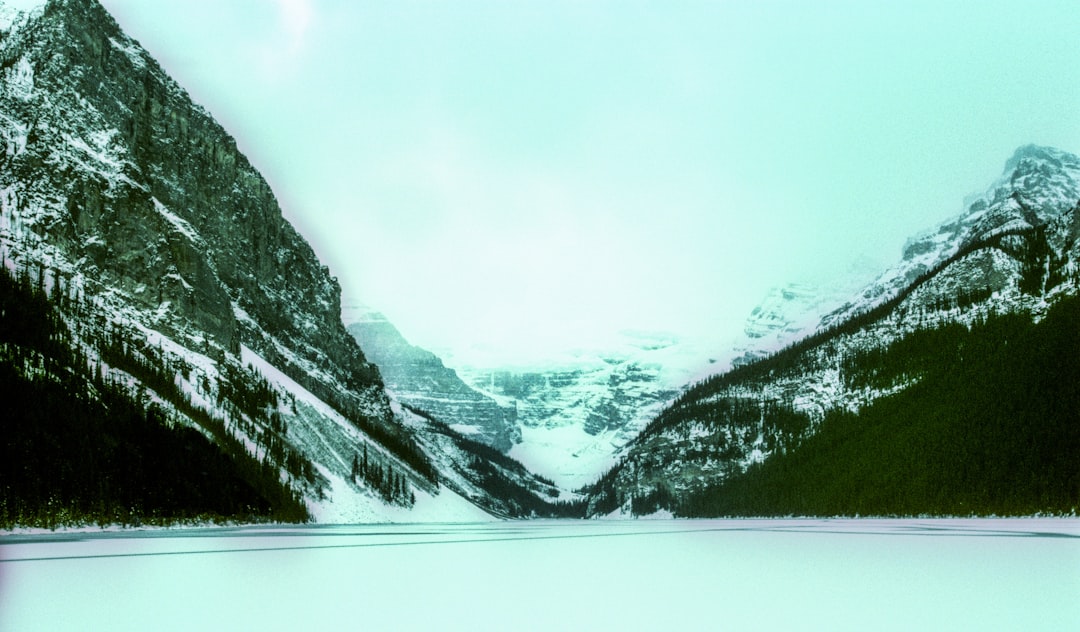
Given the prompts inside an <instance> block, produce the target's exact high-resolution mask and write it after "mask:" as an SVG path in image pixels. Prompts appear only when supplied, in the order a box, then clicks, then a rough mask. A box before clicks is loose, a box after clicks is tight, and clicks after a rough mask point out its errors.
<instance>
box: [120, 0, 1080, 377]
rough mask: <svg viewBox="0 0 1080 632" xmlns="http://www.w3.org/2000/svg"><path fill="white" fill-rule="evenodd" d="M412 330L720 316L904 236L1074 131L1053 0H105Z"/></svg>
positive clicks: (500, 333)
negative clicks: (1034, 147)
mask: <svg viewBox="0 0 1080 632" xmlns="http://www.w3.org/2000/svg"><path fill="white" fill-rule="evenodd" d="M103 4H104V5H105V6H106V7H107V8H108V9H109V10H110V11H111V12H112V13H113V15H114V16H115V17H116V19H117V21H118V22H119V23H120V24H121V26H122V27H123V28H124V29H125V30H126V31H127V32H128V33H129V34H130V35H132V36H133V37H134V38H136V39H137V40H139V41H140V42H141V43H142V45H143V46H144V47H145V48H147V49H148V50H149V51H150V52H151V54H153V55H154V56H155V57H156V58H157V59H158V60H159V61H160V62H161V63H162V64H163V65H164V66H165V68H166V69H167V70H168V71H169V72H170V73H171V74H172V75H173V77H174V78H176V79H177V80H178V81H179V82H180V83H181V84H182V85H183V86H184V87H185V88H187V89H188V91H189V92H190V93H191V95H192V97H193V98H194V99H195V101H196V102H198V103H200V104H202V105H203V106H205V107H206V108H207V109H208V110H209V111H210V112H211V113H212V114H213V115H214V116H215V117H216V118H217V119H218V120H219V121H220V122H221V123H222V124H223V125H224V126H225V127H226V129H228V130H229V131H230V132H231V133H232V134H233V135H234V136H235V137H236V138H237V141H238V143H239V145H240V147H241V149H242V150H243V151H244V152H245V153H246V154H247V155H248V157H249V158H250V159H251V161H252V163H253V164H254V165H256V167H257V168H259V169H260V170H261V171H262V173H263V174H264V175H265V176H266V178H267V179H268V180H269V182H270V184H271V186H272V187H273V188H274V190H275V192H276V194H277V196H278V198H279V200H280V202H281V204H282V207H283V211H284V213H285V216H286V217H287V218H288V219H289V220H290V221H292V222H293V224H294V225H296V226H297V228H298V229H299V230H300V232H301V233H302V234H303V235H304V236H305V237H307V238H308V240H309V241H310V242H311V243H312V245H313V246H314V248H315V250H316V252H317V253H318V254H319V256H320V257H321V258H322V259H323V260H324V261H325V262H326V263H327V264H328V265H329V266H330V268H331V270H332V273H333V274H334V275H335V276H337V277H338V279H339V281H340V282H341V284H342V286H343V288H344V291H345V295H346V300H347V301H353V300H362V301H363V302H366V303H368V304H370V305H371V306H373V307H375V308H378V309H380V310H381V311H383V312H385V313H386V314H387V315H388V316H389V317H390V319H391V320H392V321H393V322H394V323H395V324H397V325H398V327H399V328H400V329H401V330H402V331H403V332H404V333H405V335H406V336H407V337H408V338H409V339H410V340H411V341H412V342H413V343H415V344H420V345H422V346H426V347H428V348H431V349H435V350H443V351H446V350H452V351H453V354H454V355H455V356H457V357H458V358H461V359H467V358H468V357H469V355H470V353H471V351H470V350H474V351H475V350H476V349H479V348H482V347H486V348H488V350H490V349H496V350H498V351H499V352H500V353H502V354H504V355H505V356H506V357H507V358H510V357H513V358H516V359H517V360H519V361H522V360H528V359H529V358H533V357H541V356H543V355H544V354H545V353H546V352H548V351H551V350H555V349H562V348H566V347H574V346H581V345H587V344H589V343H590V342H591V341H596V340H601V339H603V338H604V337H605V336H606V335H607V333H609V332H611V331H615V330H618V329H622V328H637V329H664V330H669V331H673V332H676V333H680V334H684V335H687V336H690V335H694V336H698V335H704V336H707V337H712V338H714V339H716V340H726V339H729V338H731V337H733V336H734V334H735V333H736V332H737V331H738V330H739V329H740V328H741V325H742V322H743V321H744V319H745V317H746V315H747V313H748V311H749V310H750V309H751V308H752V307H753V306H754V304H755V303H756V302H757V301H758V300H760V299H761V298H762V296H763V295H764V294H765V292H766V291H767V290H768V289H769V287H770V286H772V285H775V284H779V283H783V282H785V281H788V280H800V279H805V278H808V277H817V278H829V277H830V276H836V275H842V274H844V272H845V270H846V269H847V268H848V266H849V265H850V264H851V262H852V261H853V260H855V259H856V258H858V257H869V258H871V259H873V260H876V261H878V262H879V263H880V264H881V265H885V264H887V263H889V262H891V261H894V260H896V259H897V258H898V257H899V254H900V248H901V247H902V245H903V243H904V240H905V238H906V237H907V236H909V235H910V234H912V233H915V232H917V231H919V230H921V229H923V228H927V227H930V226H932V225H933V224H936V223H937V222H939V221H941V220H944V219H946V218H947V217H948V216H950V215H953V214H955V213H957V212H959V211H960V210H961V203H962V200H963V197H964V196H965V195H966V194H968V193H972V192H975V191H976V190H980V189H981V188H982V187H984V186H985V185H987V184H988V183H990V182H991V181H992V180H993V179H994V178H995V177H996V176H998V175H999V174H1000V172H1001V169H1002V166H1003V164H1004V162H1005V160H1006V159H1007V158H1008V157H1009V156H1010V155H1011V154H1012V152H1013V150H1014V149H1015V148H1016V147H1017V146H1019V145H1021V144H1025V143H1029V142H1036V143H1040V144H1048V145H1054V146H1058V147H1060V148H1062V149H1066V150H1070V151H1080V116H1078V115H1080V11H1078V10H1077V6H1076V3H1075V1H1074V0H1068V1H1063V2H1023V3H1019V2H1015V0H1013V1H1009V2H989V1H979V2H943V1H941V0H934V1H931V2H912V1H905V2H895V3H886V2H872V1H861V0H859V1H855V0H852V1H847V2H837V1H832V0H819V1H815V2H803V1H794V0H793V1H790V2H767V1H766V2H749V1H747V2H672V1H664V2H635V1H632V0H626V1H621V2H588V1H584V2H583V1H573V2H571V1H566V2H561V1H559V0H543V1H535V2H533V1H531V0H522V1H515V2H505V1H501V0H491V1H479V2H478V1H471V0H464V1H455V2H435V1H426V2H410V1H408V0H385V1H383V0H377V1H363V0H277V1H275V0H230V1H224V0H153V1H149V0H103Z"/></svg>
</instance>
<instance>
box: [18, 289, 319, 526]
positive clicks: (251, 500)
mask: <svg viewBox="0 0 1080 632" xmlns="http://www.w3.org/2000/svg"><path fill="white" fill-rule="evenodd" d="M58 303H59V304H58ZM60 304H62V306H63V308H64V309H66V310H71V311H73V312H79V311H81V308H80V306H79V305H78V303H77V302H73V301H71V299H67V298H65V297H63V296H62V295H61V296H58V298H57V300H56V301H54V300H53V299H50V298H49V297H48V295H47V294H46V292H45V291H44V289H43V284H42V281H41V279H38V280H37V281H36V282H35V281H31V280H30V279H29V278H28V276H26V275H24V276H22V277H21V278H18V279H16V278H14V277H13V276H12V275H11V273H10V272H9V271H7V270H6V269H4V270H0V404H2V410H3V414H2V415H0V434H2V439H0V528H10V527H13V526H42V527H50V528H51V527H55V526H57V525H58V524H84V523H99V524H110V523H118V524H139V523H142V522H150V523H155V524H167V523H171V522H175V521H180V520H193V519H194V520H223V519H224V520H243V521H259V520H275V521H286V522H304V521H307V520H308V519H309V516H308V512H307V508H306V507H305V505H304V503H303V501H302V500H301V498H300V495H299V492H297V491H295V490H293V489H292V488H291V487H290V486H288V485H285V484H283V483H282V482H281V481H280V480H279V473H278V472H279V469H278V466H279V465H280V466H282V467H285V468H286V469H287V470H289V471H290V472H295V474H294V475H296V476H297V477H300V478H305V477H310V476H311V474H312V472H311V466H310V463H307V462H305V460H304V459H302V458H301V457H299V455H296V454H293V453H291V452H289V451H288V450H287V449H285V448H284V447H280V446H279V449H277V450H275V449H272V448H273V447H274V446H273V445H270V444H272V443H274V442H273V441H272V440H271V439H272V437H270V436H269V435H268V436H267V437H266V448H267V449H266V450H265V453H266V454H267V458H266V459H264V460H262V461H258V460H255V459H254V458H253V457H251V456H250V455H249V454H248V453H247V452H246V450H245V449H244V447H243V446H242V445H241V444H240V443H239V442H238V441H237V440H236V439H235V438H232V436H231V435H230V434H229V433H228V432H227V431H225V429H224V425H223V422H222V420H220V419H216V418H214V417H212V416H210V415H209V414H208V413H206V412H205V411H202V410H200V409H196V408H194V407H191V406H190V403H189V402H185V401H184V400H183V399H182V394H181V393H180V392H179V389H178V388H176V386H175V382H174V381H173V379H172V377H171V376H172V375H175V373H169V372H168V371H167V370H165V369H163V368H162V367H155V366H149V365H146V366H144V364H145V363H143V362H140V361H139V359H138V358H137V357H136V355H137V354H135V353H134V352H133V351H132V350H130V349H126V348H125V346H124V345H122V344H105V345H103V348H102V349H101V351H102V354H103V355H105V356H108V357H109V361H110V364H112V365H113V366H120V365H123V366H124V369H125V370H126V371H128V372H129V373H131V374H132V375H135V376H137V377H139V378H140V380H141V381H142V382H143V383H144V384H151V385H153V384H157V385H158V389H157V390H159V392H158V394H159V395H160V396H162V397H166V398H167V399H169V400H176V401H175V402H173V403H174V404H175V405H178V406H181V407H185V404H187V406H186V408H190V410H188V412H189V413H192V414H193V415H194V418H195V419H196V421H198V422H199V423H200V425H202V426H203V428H204V429H205V430H206V431H208V432H210V433H211V434H212V435H213V436H215V437H216V438H217V440H218V444H215V443H213V442H211V441H210V440H209V439H207V438H206V437H205V436H204V435H203V434H202V433H201V432H199V431H198V430H196V429H194V428H190V427H183V426H173V425H171V424H169V423H167V421H166V416H165V414H164V412H163V411H162V409H161V408H160V407H159V406H157V405H155V404H153V403H149V400H148V399H147V398H140V399H136V398H135V397H133V395H132V393H131V392H130V391H129V389H128V388H127V387H125V386H123V385H121V384H116V383H114V382H112V381H110V380H109V379H108V378H106V377H104V372H103V371H102V370H101V366H100V362H99V361H91V360H90V359H88V358H87V357H86V356H85V355H84V354H83V353H82V351H81V350H80V348H79V346H78V345H74V344H73V341H72V338H71V335H70V332H69V330H68V328H67V325H66V324H65V322H64V319H63V317H62V316H61V305H60ZM93 328H94V329H102V331H98V332H97V334H95V335H99V336H101V337H102V339H103V340H104V339H107V338H108V336H107V335H106V334H105V333H104V331H103V328H104V326H101V327H97V326H94V327H93ZM181 370H182V369H181ZM235 382H236V384H240V382H239V380H236V381H235ZM257 390H258V389H256V391H257ZM241 399H242V398H241ZM255 399H258V398H257V397H256V398H255ZM282 431H284V429H282ZM229 439H231V441H230V440H229Z"/></svg>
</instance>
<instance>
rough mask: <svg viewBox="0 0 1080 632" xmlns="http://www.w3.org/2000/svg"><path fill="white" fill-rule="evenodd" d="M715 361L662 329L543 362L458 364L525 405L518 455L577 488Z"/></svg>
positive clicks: (504, 397) (507, 400)
mask: <svg viewBox="0 0 1080 632" xmlns="http://www.w3.org/2000/svg"><path fill="white" fill-rule="evenodd" d="M708 362H709V359H708V358H707V357H706V356H704V355H703V354H702V353H701V347H700V345H697V344H694V343H692V342H691V341H687V340H682V339H680V338H678V337H677V336H674V335H672V334H667V333H661V332H642V331H624V332H620V334H619V339H618V341H617V343H614V344H610V345H606V347H605V348H603V349H598V350H580V351H577V352H574V353H571V354H568V355H567V357H566V358H565V359H564V360H563V361H561V362H558V363H553V364H551V365H548V366H543V367H470V366H459V367H457V371H458V373H459V374H460V375H461V377H462V379H464V380H465V381H466V382H468V383H469V384H470V385H471V386H472V387H473V388H475V389H477V390H479V391H480V392H482V393H484V394H486V395H488V396H490V397H492V398H494V399H495V400H496V401H498V402H500V403H501V404H502V405H504V406H512V407H514V408H515V409H516V410H517V420H518V424H519V426H520V428H521V441H520V442H518V443H515V444H514V446H513V447H512V448H511V449H510V453H509V454H510V456H512V457H514V458H515V459H517V460H518V461H520V462H521V463H524V464H525V465H526V466H527V467H528V468H529V469H530V470H532V471H534V472H537V473H538V474H541V475H542V476H544V477H546V478H548V479H550V480H552V481H554V482H555V483H556V484H557V485H559V486H560V487H561V488H562V489H564V490H575V489H578V488H580V487H582V486H584V485H585V484H587V483H590V482H592V481H595V480H596V477H597V476H599V475H600V473H602V472H603V471H604V470H606V469H607V468H610V467H611V466H612V465H613V464H614V463H615V462H616V459H617V456H616V455H617V453H618V452H619V450H621V449H622V448H623V446H625V445H626V444H627V443H628V442H629V441H630V440H631V439H633V438H634V437H635V436H636V435H637V433H638V432H639V431H640V430H641V429H642V428H643V427H644V426H645V424H646V423H647V422H648V421H649V420H650V419H652V418H653V417H654V416H655V415H656V414H657V413H658V412H659V411H660V410H662V409H663V407H664V406H666V405H667V404H668V403H670V402H671V401H672V399H673V398H674V397H676V396H677V395H678V394H679V391H680V389H681V388H682V387H683V386H684V385H685V384H687V383H688V382H689V381H690V380H691V379H693V378H694V377H695V376H699V375H701V374H702V373H703V372H704V370H705V367H707V366H708Z"/></svg>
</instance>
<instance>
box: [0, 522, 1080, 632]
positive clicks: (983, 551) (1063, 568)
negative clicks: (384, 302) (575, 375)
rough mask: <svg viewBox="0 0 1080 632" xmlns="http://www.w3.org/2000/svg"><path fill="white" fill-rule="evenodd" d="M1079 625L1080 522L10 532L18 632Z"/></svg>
mask: <svg viewBox="0 0 1080 632" xmlns="http://www.w3.org/2000/svg"><path fill="white" fill-rule="evenodd" d="M62 629H80V630H86V629H99V630H135V629H138V630H147V629H153V630H221V629H234V630H278V629H309V630H310V629H326V630H330V629H342V630H344V629H365V630H661V629H667V630H687V629H690V630H704V629H709V630H713V629H830V630H836V629H860V630H865V629H875V630H882V629H903V630H915V629H950V630H972V629H978V630H988V629H1001V630H1019V629H1029V630H1077V629H1080V521H1078V520H1075V519H1020V520H726V521H666V520H655V521H637V522H618V521H593V522H503V523H494V524H490V523H489V524H425V525H398V526H385V525H382V526H367V525H365V526H331V527H327V526H323V527H253V528H207V529H183V530H157V531H136V532H131V531H126V532H104V533H101V532H94V533H56V534H44V535H8V536H3V537H0V630H62Z"/></svg>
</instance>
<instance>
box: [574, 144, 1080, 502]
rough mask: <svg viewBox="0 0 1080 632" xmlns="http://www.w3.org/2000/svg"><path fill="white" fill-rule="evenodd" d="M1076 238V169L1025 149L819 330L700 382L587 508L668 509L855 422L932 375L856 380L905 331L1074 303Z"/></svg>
mask: <svg viewBox="0 0 1080 632" xmlns="http://www.w3.org/2000/svg"><path fill="white" fill-rule="evenodd" d="M1078 237H1080V158H1077V157H1076V156H1074V155H1072V154H1069V153H1067V152H1063V151H1060V150H1057V149H1051V148H1047V147H1038V146H1026V147H1021V148H1020V149H1018V150H1017V151H1016V153H1015V155H1014V156H1013V157H1012V158H1010V159H1009V160H1008V161H1007V162H1006V165H1005V170H1004V173H1003V175H1002V176H1001V178H999V179H998V180H997V181H996V182H995V183H994V184H993V185H992V186H991V187H990V188H989V189H988V190H987V191H986V192H985V193H983V194H980V195H978V196H975V197H973V198H970V201H969V203H968V204H967V208H966V209H965V210H964V211H963V212H962V213H961V214H960V215H959V216H957V217H955V218H953V219H950V220H948V221H946V222H944V223H942V224H940V225H939V226H937V227H935V228H934V229H932V230H930V231H927V232H925V233H923V234H921V235H918V236H916V237H915V238H913V239H911V240H909V242H908V244H907V246H906V247H905V249H904V253H903V257H902V259H901V261H900V262H899V263H898V264H896V265H895V266H893V267H892V268H890V269H889V270H887V271H886V272H885V273H884V274H882V275H881V276H880V277H879V278H877V279H876V280H875V281H873V282H872V283H870V284H869V285H868V286H867V287H865V288H864V289H863V290H862V291H861V292H859V293H858V295H857V296H856V297H855V298H854V299H853V300H850V301H848V302H847V303H846V304H844V305H843V306H841V307H840V308H839V309H837V310H835V311H833V312H831V313H829V314H827V315H826V316H825V317H824V318H823V319H822V321H821V324H820V326H819V327H818V329H817V331H816V333H814V334H812V335H811V336H809V337H807V338H804V339H802V340H800V341H798V342H795V343H794V344H792V345H790V346H788V347H787V348H785V349H783V350H779V351H777V352H776V353H773V354H772V355H770V356H768V357H766V358H763V359H760V360H757V361H755V362H752V363H749V364H746V365H743V366H740V367H737V368H735V369H733V370H731V371H729V372H727V373H724V374H721V375H716V376H713V377H710V378H708V379H705V380H703V381H701V382H699V383H698V384H696V385H694V386H693V387H692V388H690V389H689V390H688V391H686V392H685V393H684V394H683V395H682V396H680V397H679V398H678V400H677V401H676V402H675V403H674V404H673V405H672V406H670V407H668V408H666V409H664V410H663V412H661V413H660V414H659V415H658V416H657V417H656V419H654V420H653V421H652V422H651V423H650V424H649V425H648V426H647V427H646V428H645V429H644V430H643V431H642V432H641V434H640V435H639V436H638V437H637V438H635V440H634V441H633V442H632V443H630V444H629V445H628V446H627V448H626V450H625V451H624V452H623V453H622V454H621V455H620V461H619V465H617V466H616V467H615V468H614V469H612V470H611V471H610V472H608V473H607V474H606V475H605V476H604V477H603V479H602V480H601V481H600V482H599V483H598V484H597V485H595V486H594V487H593V488H592V491H591V501H590V502H591V506H590V511H591V512H592V513H598V514H605V513H609V512H612V511H615V512H636V513H642V512H645V513H647V512H649V511H653V510H655V509H656V508H657V507H668V508H677V507H679V506H680V503H683V502H685V501H686V500H687V499H688V498H692V497H695V494H701V493H703V492H706V491H708V490H711V489H715V488H716V487H717V486H718V485H719V484H721V483H722V482H724V481H726V480H728V479H731V478H732V477H733V476H736V475H739V474H741V473H743V472H746V471H747V468H749V467H750V466H751V465H754V464H758V463H762V462H765V461H767V460H768V459H770V458H771V457H772V456H773V455H777V454H786V453H789V452H791V451H794V450H797V449H799V446H801V445H802V444H803V443H804V442H805V441H807V440H808V438H810V437H812V436H814V434H815V433H816V432H817V430H818V428H819V427H820V424H821V423H822V421H823V420H824V419H826V417H827V416H829V415H830V414H831V413H832V412H833V411H848V412H852V413H854V412H858V411H860V410H864V409H867V408H868V407H870V406H871V405H872V404H874V403H876V402H878V401H881V400H883V398H886V397H888V396H893V395H896V394H900V393H903V392H905V391H907V390H909V389H911V388H913V387H914V386H916V385H918V384H919V383H920V379H921V378H920V376H923V375H926V374H927V373H928V371H927V370H923V369H921V368H919V367H918V365H911V366H908V367H907V368H906V369H904V370H902V371H900V372H899V375H900V377H899V378H897V379H892V380H884V379H878V378H875V377H874V375H873V374H863V373H865V371H866V369H858V367H863V366H866V365H868V364H872V363H871V362H870V361H869V360H867V358H884V357H893V356H890V355H889V350H890V347H891V345H894V344H896V343H898V342H900V341H902V340H905V339H909V338H908V337H909V335H911V334H912V333H913V332H916V331H918V330H927V329H934V328H940V327H943V326H945V325H948V324H950V323H954V324H959V325H962V326H963V327H964V328H966V329H971V328H973V327H975V326H976V325H979V324H981V323H984V322H986V321H987V320H988V319H990V318H991V317H993V316H994V315H1000V314H1023V315H1027V317H1029V318H1034V319H1035V320H1036V321H1038V320H1039V319H1041V318H1042V317H1043V315H1044V314H1046V313H1047V311H1048V309H1049V306H1051V305H1053V304H1055V303H1057V302H1060V301H1061V300H1062V299H1063V297H1068V296H1073V295H1075V294H1077V287H1078V270H1080V268H1078V262H1080V239H1078ZM797 300H798V299H797V298H796V297H795V296H793V297H792V301H797ZM764 322H765V325H766V326H765V327H764V328H763V329H764V330H765V331H767V332H770V333H771V332H772V331H777V330H779V331H783V329H784V328H785V327H787V325H786V324H785V319H783V318H781V317H778V318H770V317H766V318H765V319H764ZM966 329H965V330H966ZM980 331H981V330H980ZM973 335H974V334H973ZM956 336H960V334H956ZM908 344H913V343H910V341H909V343H908ZM875 361H878V360H875ZM893 361H894V362H899V361H898V360H893ZM860 371H863V373H860Z"/></svg>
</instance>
